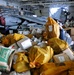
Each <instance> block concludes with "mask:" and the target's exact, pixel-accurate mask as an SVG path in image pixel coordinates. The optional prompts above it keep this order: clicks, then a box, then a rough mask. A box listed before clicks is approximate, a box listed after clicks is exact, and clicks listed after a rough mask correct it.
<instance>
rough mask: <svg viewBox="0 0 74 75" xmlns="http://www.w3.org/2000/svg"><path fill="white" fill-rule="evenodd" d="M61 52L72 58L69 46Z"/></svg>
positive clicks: (73, 58) (73, 56) (73, 57)
mask: <svg viewBox="0 0 74 75" xmlns="http://www.w3.org/2000/svg"><path fill="white" fill-rule="evenodd" d="M63 53H66V54H67V55H68V56H69V58H70V59H71V60H74V53H73V51H72V50H71V49H70V48H67V49H66V50H64V51H63Z"/></svg>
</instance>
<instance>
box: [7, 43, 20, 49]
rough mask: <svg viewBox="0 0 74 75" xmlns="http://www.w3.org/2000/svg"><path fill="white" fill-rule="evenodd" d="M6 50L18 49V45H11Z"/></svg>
mask: <svg viewBox="0 0 74 75" xmlns="http://www.w3.org/2000/svg"><path fill="white" fill-rule="evenodd" d="M8 48H10V49H18V48H19V47H18V45H17V44H16V43H14V44H12V45H11V46H9V47H8Z"/></svg>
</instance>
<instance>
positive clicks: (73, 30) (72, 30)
mask: <svg viewBox="0 0 74 75" xmlns="http://www.w3.org/2000/svg"><path fill="white" fill-rule="evenodd" d="M73 35H74V28H71V36H73Z"/></svg>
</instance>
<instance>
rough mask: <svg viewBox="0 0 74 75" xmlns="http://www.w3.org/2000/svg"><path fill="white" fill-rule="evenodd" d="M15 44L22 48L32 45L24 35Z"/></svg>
mask: <svg viewBox="0 0 74 75" xmlns="http://www.w3.org/2000/svg"><path fill="white" fill-rule="evenodd" d="M17 45H18V46H19V47H20V48H22V49H28V48H29V47H31V46H32V42H31V40H30V39H29V38H28V37H26V38H23V39H21V40H20V41H18V42H17Z"/></svg>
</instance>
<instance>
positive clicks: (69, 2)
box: [23, 1, 74, 5]
mask: <svg viewBox="0 0 74 75" xmlns="http://www.w3.org/2000/svg"><path fill="white" fill-rule="evenodd" d="M52 4H74V1H67V2H66V1H65V2H62V1H61V2H50V3H42V2H39V3H28V4H23V5H52Z"/></svg>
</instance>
